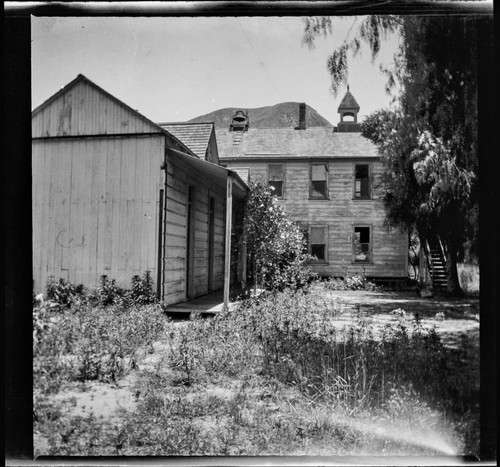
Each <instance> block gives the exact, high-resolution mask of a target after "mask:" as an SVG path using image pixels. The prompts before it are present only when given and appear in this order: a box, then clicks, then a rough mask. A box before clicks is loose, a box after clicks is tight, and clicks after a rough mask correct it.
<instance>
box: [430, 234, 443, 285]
mask: <svg viewBox="0 0 500 467" xmlns="http://www.w3.org/2000/svg"><path fill="white" fill-rule="evenodd" d="M427 249H428V254H427V258H428V262H429V272H430V276H431V281H432V288H433V289H434V290H445V289H446V285H447V278H446V256H445V251H444V248H443V245H442V243H441V240H440V239H439V237H435V238H433V239H432V240H429V242H428V244H427Z"/></svg>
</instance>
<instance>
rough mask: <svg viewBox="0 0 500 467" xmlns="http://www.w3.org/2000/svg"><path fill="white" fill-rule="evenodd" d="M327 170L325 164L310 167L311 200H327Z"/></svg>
mask: <svg viewBox="0 0 500 467" xmlns="http://www.w3.org/2000/svg"><path fill="white" fill-rule="evenodd" d="M327 181H328V169H327V167H326V165H325V164H313V165H312V166H311V188H310V197H311V198H313V199H327V198H328V183H327Z"/></svg>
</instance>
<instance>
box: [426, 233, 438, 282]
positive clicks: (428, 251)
mask: <svg viewBox="0 0 500 467" xmlns="http://www.w3.org/2000/svg"><path fill="white" fill-rule="evenodd" d="M424 249H425V258H426V260H427V267H428V269H429V271H430V273H431V277H430V280H431V284H432V282H433V281H434V277H435V276H434V263H433V262H432V258H431V247H430V246H429V241H428V240H427V239H426V240H425V242H424Z"/></svg>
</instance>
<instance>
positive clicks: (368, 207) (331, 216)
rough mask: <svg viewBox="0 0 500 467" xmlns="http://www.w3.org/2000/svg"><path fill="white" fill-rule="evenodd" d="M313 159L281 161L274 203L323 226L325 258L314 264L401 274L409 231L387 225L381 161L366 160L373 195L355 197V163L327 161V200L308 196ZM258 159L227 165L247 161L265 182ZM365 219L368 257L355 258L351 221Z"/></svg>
mask: <svg viewBox="0 0 500 467" xmlns="http://www.w3.org/2000/svg"><path fill="white" fill-rule="evenodd" d="M311 162H312V161H294V160H287V161H286V174H285V184H284V186H285V192H284V198H283V199H280V200H278V204H280V205H281V206H283V207H284V208H285V211H286V212H287V213H288V214H290V216H291V217H292V218H293V219H295V220H296V221H299V222H304V223H307V224H314V225H325V226H328V262H327V263H326V264H317V265H314V269H315V270H316V271H317V272H318V273H319V274H322V275H328V276H344V275H345V274H355V273H361V272H364V273H366V274H367V275H369V276H376V277H406V275H407V256H408V237H407V233H406V232H404V231H400V230H399V229H392V230H388V229H387V228H386V226H385V225H384V222H385V218H386V213H385V209H384V206H383V202H382V191H381V186H380V180H381V176H382V173H383V165H382V163H381V162H380V161H370V162H367V163H369V164H370V166H371V169H372V199H370V200H354V199H353V196H354V191H353V187H354V166H355V162H353V161H352V160H330V161H329V162H328V167H329V171H328V195H329V199H328V200H310V199H309V174H310V163H311ZM269 163H272V161H269V162H267V161H266V162H263V161H248V160H247V161H242V162H237V161H233V162H231V163H229V164H228V166H229V167H231V168H238V167H249V168H250V173H251V175H252V176H253V177H254V178H257V179H260V180H262V181H263V182H266V183H267V166H268V164H269ZM358 224H359V225H369V226H370V227H371V235H372V254H373V261H372V262H370V263H364V264H362V263H354V262H353V257H352V235H353V231H354V225H358Z"/></svg>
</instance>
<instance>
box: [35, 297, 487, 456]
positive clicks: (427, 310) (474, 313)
mask: <svg viewBox="0 0 500 467" xmlns="http://www.w3.org/2000/svg"><path fill="white" fill-rule="evenodd" d="M327 294H328V295H327V296H326V297H325V298H327V299H329V300H332V301H333V303H334V307H335V309H336V310H340V317H338V318H337V320H338V323H339V326H342V325H343V324H344V325H348V324H350V323H352V322H353V318H355V317H360V316H362V317H363V318H368V319H369V320H370V322H371V323H372V324H373V325H374V327H375V328H377V327H380V328H382V327H384V326H387V325H388V324H391V323H394V325H396V324H397V323H398V322H400V321H401V319H407V320H412V319H414V317H415V315H416V314H418V315H419V317H420V318H421V324H422V326H423V327H426V328H430V327H435V329H436V331H437V333H438V334H439V335H440V336H441V337H442V339H443V341H444V342H445V344H447V345H449V346H453V345H454V343H455V342H457V341H458V340H459V339H460V335H461V334H464V333H465V334H466V335H467V336H468V337H472V338H473V339H474V340H476V339H477V343H478V342H479V300H478V299H474V298H468V299H460V300H458V299H448V298H444V297H433V298H421V297H419V296H417V295H416V293H415V292H366V291H335V292H327ZM178 325H182V323H178ZM167 366H168V365H167V347H166V346H165V344H164V343H162V342H157V343H155V345H154V353H152V354H147V355H144V357H143V358H142V361H140V363H139V370H148V371H154V370H155V369H157V370H159V369H160V367H161V370H162V371H165V370H166V369H167ZM138 378H140V371H139V372H138V371H132V372H131V373H129V374H128V375H126V376H125V377H124V378H122V379H121V380H119V381H117V383H116V384H114V385H110V384H105V383H101V382H87V383H85V384H83V385H82V383H78V384H77V383H71V384H68V386H67V387H66V388H65V389H64V390H63V391H61V392H60V393H59V394H58V395H57V396H56V397H57V399H59V400H60V401H61V403H62V405H63V407H64V408H65V410H66V411H67V413H68V415H69V416H71V417H72V416H87V415H90V414H94V415H96V416H98V417H101V416H102V417H103V418H106V419H108V420H110V421H113V420H115V421H117V417H118V418H119V412H120V411H121V410H127V411H133V410H134V409H135V406H136V404H137V397H136V394H135V393H134V391H135V389H134V388H135V387H136V384H135V383H136V381H137V379H138ZM43 442H44V440H43V439H41V438H40V436H39V435H38V434H37V433H35V451H37V448H36V447H37V444H39V447H41V446H42V445H43Z"/></svg>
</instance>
